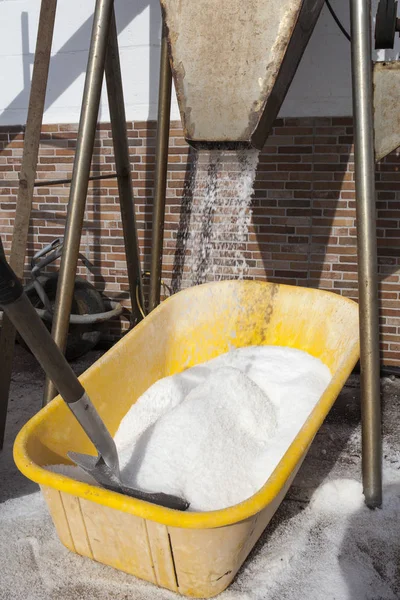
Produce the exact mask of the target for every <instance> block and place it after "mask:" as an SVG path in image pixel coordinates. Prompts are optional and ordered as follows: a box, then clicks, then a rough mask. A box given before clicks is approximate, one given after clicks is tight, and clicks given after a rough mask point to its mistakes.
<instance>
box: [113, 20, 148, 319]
mask: <svg viewBox="0 0 400 600" xmlns="http://www.w3.org/2000/svg"><path fill="white" fill-rule="evenodd" d="M105 72H106V83H107V94H108V105H109V109H110V120H111V129H112V136H113V144H114V156H115V167H116V169H115V170H116V172H117V173H118V191H119V202H120V207H121V219H122V228H123V232H124V242H125V253H126V263H127V270H128V279H129V291H130V297H131V305H132V315H131V325H132V326H135V325H136V323H138V322H139V321H140V320H141V319H142V315H141V312H140V308H139V306H138V302H137V298H136V286H138V300H139V302H140V304H141V307H142V309H143V310H144V298H143V284H142V273H141V267H140V253H139V242H138V236H137V229H136V219H135V200H134V197H133V189H132V180H131V164H130V160H129V145H128V137H127V134H126V116H125V106H124V93H123V87H122V76H121V65H120V60H119V51H118V35H117V26H116V22H115V12H114V11H113V15H112V19H111V25H110V34H109V46H108V51H107V57H106V64H105Z"/></svg>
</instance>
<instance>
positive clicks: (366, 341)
mask: <svg viewBox="0 0 400 600" xmlns="http://www.w3.org/2000/svg"><path fill="white" fill-rule="evenodd" d="M350 8H351V40H352V44H351V49H352V80H353V115H354V145H355V175H356V198H357V201H356V207H357V208H356V210H357V244H358V287H359V306H360V346H361V408H362V470H363V486H364V496H365V502H366V504H367V506H369V507H370V508H374V507H377V506H380V505H381V503H382V447H381V402H380V356H379V305H378V262H377V241H376V206H375V204H376V194H375V159H374V130H373V115H372V58H371V2H370V0H351V2H350Z"/></svg>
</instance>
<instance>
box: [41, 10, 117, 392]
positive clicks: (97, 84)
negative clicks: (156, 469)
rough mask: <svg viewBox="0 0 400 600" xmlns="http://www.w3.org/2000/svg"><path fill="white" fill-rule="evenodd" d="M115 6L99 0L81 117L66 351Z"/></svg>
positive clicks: (63, 284)
mask: <svg viewBox="0 0 400 600" xmlns="http://www.w3.org/2000/svg"><path fill="white" fill-rule="evenodd" d="M113 7H114V1H113V0H97V1H96V8H95V12H94V17H93V27H92V36H91V41H90V50H89V58H88V64H87V71H86V78H85V87H84V90H83V99H82V110H81V116H80V120H79V130H78V140H77V145H76V154H75V161H74V168H73V172H72V183H71V191H70V196H69V203H68V209H67V222H66V226H65V235H64V246H63V253H62V257H61V265H60V274H59V278H58V284H57V295H56V302H55V308H54V318H53V326H52V336H53V339H54V341H55V342H56V344H57V346H58V347H59V348H60V349H61V350H62V351H63V352H64V351H65V346H66V342H67V335H68V328H69V317H70V313H71V306H72V299H73V295H74V286H75V276H76V269H77V265H78V256H79V245H80V241H81V234H82V226H83V218H84V214H85V205H86V195H87V190H88V185H89V175H90V167H91V162H92V155H93V148H94V140H95V136H96V125H97V118H98V114H99V106H100V97H101V88H102V84H103V78H104V66H105V61H106V53H107V46H108V37H109V36H108V34H109V31H110V23H111V16H112V13H113ZM55 395H56V389H55V387H54V385H53V384H52V382H51V381H50V380H49V379H48V378H47V379H46V385H45V390H44V396H43V404H47V403H48V402H50V400H52V399H53V398H54V396H55Z"/></svg>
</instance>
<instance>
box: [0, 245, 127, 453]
mask: <svg viewBox="0 0 400 600" xmlns="http://www.w3.org/2000/svg"><path fill="white" fill-rule="evenodd" d="M0 307H2V308H3V310H4V312H5V313H6V315H7V317H8V318H9V319H10V321H11V322H12V324H13V325H14V327H15V329H16V330H17V331H18V332H19V334H20V335H21V337H22V338H23V339H24V341H25V343H26V344H27V346H28V347H29V348H30V350H31V351H32V353H33V355H34V356H35V357H36V359H37V361H38V362H39V363H40V365H41V366H42V368H43V370H44V371H45V373H46V374H47V375H48V377H49V378H50V379H51V380H52V381H53V383H54V385H55V386H56V388H57V389H58V391H59V393H60V394H61V396H62V398H63V399H64V401H65V402H66V403H67V404H68V406H69V408H70V409H71V411H72V413H73V414H74V416H75V418H76V419H77V420H78V421H79V423H80V425H81V427H82V428H83V430H84V431H85V433H86V434H87V436H88V437H89V439H90V440H91V441H92V443H93V444H94V446H95V447H96V448H97V450H98V451H99V452H100V454H101V455H102V456H103V458H104V459H105V460H106V462H107V464H110V465H114V464H115V463H117V464H118V457H117V451H116V448H115V443H114V440H113V439H112V437H111V435H110V433H109V432H108V430H107V428H106V426H105V424H104V423H103V421H102V419H101V417H100V415H99V414H98V412H97V410H96V408H95V407H94V405H93V404H92V402H91V401H90V398H89V397H88V395H87V394H86V392H85V389H84V388H83V386H82V384H81V383H80V381H79V380H78V378H77V377H76V375H75V373H74V372H73V370H72V369H71V367H70V365H69V364H68V362H67V360H66V358H65V356H64V355H63V353H62V352H61V351H60V349H59V348H58V346H57V344H56V343H55V342H54V340H53V338H52V337H51V335H50V333H49V332H48V330H47V328H46V326H45V324H44V323H43V321H42V320H41V318H40V317H39V315H38V314H37V313H36V310H35V308H34V307H33V306H32V304H31V302H30V301H29V299H28V297H27V295H26V294H25V292H24V290H23V287H22V285H21V282H20V281H19V279H18V277H17V276H16V274H15V273H14V271H13V270H12V269H11V267H10V266H9V264H8V263H7V261H6V260H5V258H4V257H2V256H1V255H0Z"/></svg>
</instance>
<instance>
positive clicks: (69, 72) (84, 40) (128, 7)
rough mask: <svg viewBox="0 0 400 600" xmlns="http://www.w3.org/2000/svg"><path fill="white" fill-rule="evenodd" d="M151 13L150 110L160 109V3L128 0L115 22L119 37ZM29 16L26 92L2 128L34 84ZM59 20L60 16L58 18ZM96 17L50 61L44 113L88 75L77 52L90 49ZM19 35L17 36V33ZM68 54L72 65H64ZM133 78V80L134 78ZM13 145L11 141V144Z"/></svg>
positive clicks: (24, 25)
mask: <svg viewBox="0 0 400 600" xmlns="http://www.w3.org/2000/svg"><path fill="white" fill-rule="evenodd" d="M147 8H149V10H150V16H149V21H150V27H149V42H148V43H149V52H150V76H149V96H148V97H149V106H150V107H151V106H155V105H157V97H158V74H159V54H160V50H159V48H160V39H161V10H160V4H159V0H135V2H132V1H131V0H126V1H124V2H116V5H115V10H116V21H117V29H118V34H120V33H121V32H122V31H123V30H124V29H126V28H127V27H128V26H129V24H130V23H131V22H132V21H134V19H135V18H136V17H137V16H138V15H139V14H141V13H142V12H143V11H144V10H145V9H147ZM28 18H29V15H28V13H27V12H21V36H22V51H23V57H22V60H23V64H22V71H23V86H24V87H23V89H22V90H21V91H20V93H19V94H18V95H17V96H16V97H15V98H14V99H13V100H12V102H10V104H9V105H8V106H7V107H6V108H5V109H4V111H3V113H2V114H1V115H0V126H1V125H8V124H9V117H8V116H7V112H10V111H16V112H18V113H20V112H21V107H27V106H28V103H29V93H30V84H31V76H30V72H31V67H32V65H33V61H34V53H32V52H30V50H29V22H28ZM56 19H57V16H56ZM92 21H93V15H92V16H91V17H90V18H88V19H86V20H85V21H84V23H82V25H81V26H80V27H79V29H77V31H75V33H73V35H71V37H70V38H69V39H68V41H67V42H66V43H65V44H64V45H63V46H62V47H61V48H60V50H59V51H58V52H57V53H56V54H55V55H54V56H52V57H51V61H50V72H49V81H48V88H47V94H46V103H45V110H47V109H48V108H49V107H50V106H51V105H52V104H53V103H54V102H55V101H56V100H57V99H58V98H59V97H60V96H61V95H62V94H63V93H64V92H65V91H66V90H67V89H68V88H69V87H70V86H71V85H72V84H73V83H74V81H76V80H77V79H78V78H79V77H80V76H81V75H82V74H83V73H85V72H86V66H87V53H82V52H78V51H77V50H80V49H82V48H88V45H89V41H90V35H91V31H92ZM16 33H17V32H16ZM65 54H68V56H69V61H68V63H67V68H66V61H65ZM132 76H134V75H133V74H132ZM10 141H12V139H11V140H10Z"/></svg>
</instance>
